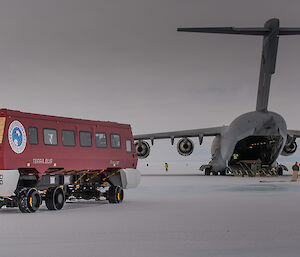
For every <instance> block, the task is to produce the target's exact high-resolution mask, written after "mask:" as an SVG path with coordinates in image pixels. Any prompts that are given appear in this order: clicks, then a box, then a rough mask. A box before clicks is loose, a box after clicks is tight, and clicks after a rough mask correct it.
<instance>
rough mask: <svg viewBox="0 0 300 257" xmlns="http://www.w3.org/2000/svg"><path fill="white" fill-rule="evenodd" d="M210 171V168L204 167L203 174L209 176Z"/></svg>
mask: <svg viewBox="0 0 300 257" xmlns="http://www.w3.org/2000/svg"><path fill="white" fill-rule="evenodd" d="M210 173H211V170H210V168H206V169H205V170H204V174H205V176H210Z"/></svg>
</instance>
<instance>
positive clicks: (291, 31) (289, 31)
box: [278, 28, 300, 36]
mask: <svg viewBox="0 0 300 257" xmlns="http://www.w3.org/2000/svg"><path fill="white" fill-rule="evenodd" d="M278 35H281V36H285V35H300V28H280V29H279V33H278Z"/></svg>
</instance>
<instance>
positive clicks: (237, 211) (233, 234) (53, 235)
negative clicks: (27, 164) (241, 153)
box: [0, 176, 300, 257]
mask: <svg viewBox="0 0 300 257" xmlns="http://www.w3.org/2000/svg"><path fill="white" fill-rule="evenodd" d="M259 180H262V179H261V178H236V177H213V176H211V177H204V176H143V177H142V184H141V186H140V187H139V188H137V189H131V190H127V191H125V194H126V195H125V201H124V202H123V203H122V204H119V205H111V204H108V203H106V202H95V201H80V202H76V203H68V204H66V205H65V207H64V209H63V210H62V211H58V212H55V211H54V212H53V211H48V210H47V209H46V207H45V206H44V205H43V206H42V208H41V209H40V210H39V211H38V212H37V213H34V214H22V213H20V212H19V211H18V209H16V208H14V209H1V210H0V251H1V252H0V256H3V257H6V256H8V257H11V256H32V257H35V256H39V257H48V256H49V257H50V256H51V257H53V256H64V257H68V256H70V257H71V256H72V257H76V256H84V257H93V256H128V257H134V256H137V257H148V256H149V257H150V256H151V257H154V256H161V257H168V256H172V257H177V256H178V257H179V256H180V257H182V256H187V257H188V256H230V257H233V256H239V257H240V256H249V257H250V256H264V257H267V256H272V257H274V256H299V252H300V223H299V220H300V182H296V183H290V182H274V183H260V182H259ZM264 180H268V181H278V180H286V181H288V180H289V177H287V176H286V177H282V178H272V179H270V178H266V179H264Z"/></svg>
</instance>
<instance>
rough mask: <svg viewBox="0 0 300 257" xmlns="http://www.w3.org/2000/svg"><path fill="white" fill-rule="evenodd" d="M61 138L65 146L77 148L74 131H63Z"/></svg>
mask: <svg viewBox="0 0 300 257" xmlns="http://www.w3.org/2000/svg"><path fill="white" fill-rule="evenodd" d="M61 138H62V143H63V145H64V146H75V133H74V131H73V130H62V134H61Z"/></svg>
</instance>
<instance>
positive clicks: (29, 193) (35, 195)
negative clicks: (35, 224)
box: [18, 188, 42, 213]
mask: <svg viewBox="0 0 300 257" xmlns="http://www.w3.org/2000/svg"><path fill="white" fill-rule="evenodd" d="M41 201H42V198H41V195H40V194H39V192H38V191H37V190H36V189H35V188H30V189H23V190H22V191H21V192H20V193H19V196H18V206H19V209H20V211H21V212H23V213H30V212H36V211H37V210H38V209H39V208H40V205H41Z"/></svg>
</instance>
